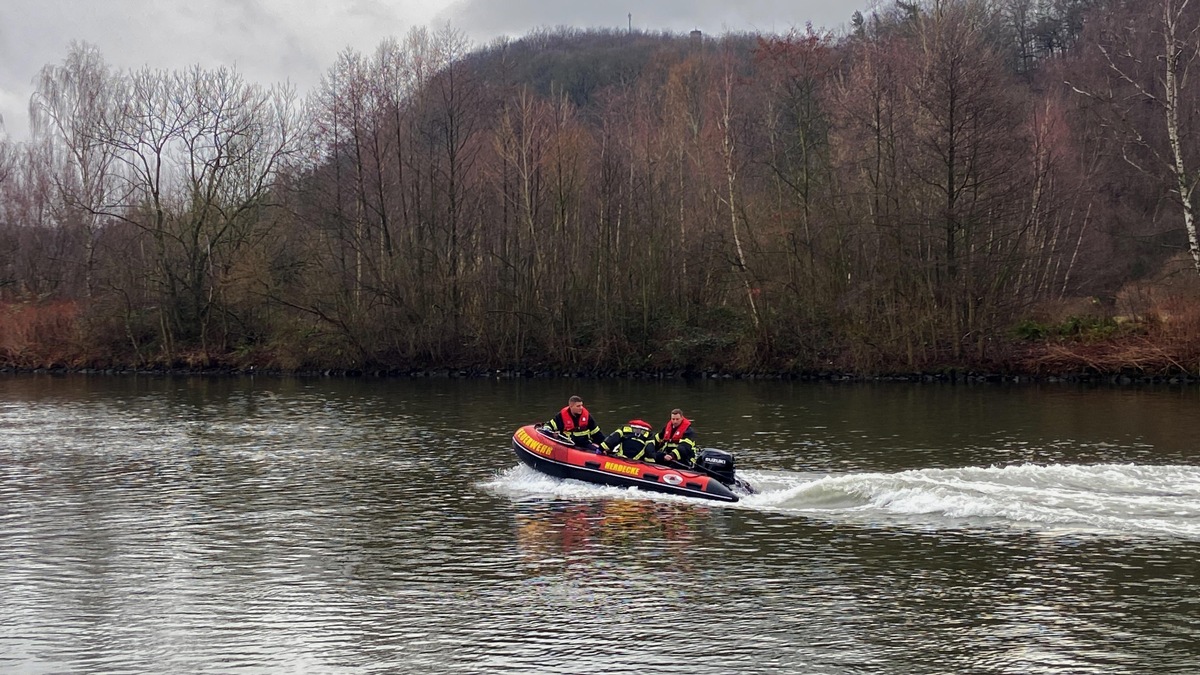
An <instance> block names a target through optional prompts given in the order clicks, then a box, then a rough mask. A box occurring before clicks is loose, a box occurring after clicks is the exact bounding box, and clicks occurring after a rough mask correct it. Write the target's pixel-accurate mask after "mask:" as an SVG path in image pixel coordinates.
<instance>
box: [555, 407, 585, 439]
mask: <svg viewBox="0 0 1200 675" xmlns="http://www.w3.org/2000/svg"><path fill="white" fill-rule="evenodd" d="M558 414H559V415H562V420H563V429H562V430H563V431H565V432H567V433H571V432H572V431H575V429H576V426H575V418H573V417H571V407H570V406H567V407H565V408H563V409H562V410H560V411H559V412H558ZM590 421H591V417H589V416H588V410H587V408H584V409H583V410H582V411H581V412H580V413H579V426H578V428H580V429H587V428H588V422H590Z"/></svg>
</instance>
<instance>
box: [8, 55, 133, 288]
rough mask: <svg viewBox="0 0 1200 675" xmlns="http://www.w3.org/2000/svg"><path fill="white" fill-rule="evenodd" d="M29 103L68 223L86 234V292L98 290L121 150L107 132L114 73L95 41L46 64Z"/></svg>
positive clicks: (112, 108)
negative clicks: (105, 219)
mask: <svg viewBox="0 0 1200 675" xmlns="http://www.w3.org/2000/svg"><path fill="white" fill-rule="evenodd" d="M35 82H36V90H35V91H34V94H33V97H32V98H31V99H30V104H29V117H30V120H31V122H32V126H33V133H34V142H35V143H39V144H43V152H44V153H45V157H46V158H47V159H48V160H49V161H50V162H52V163H53V164H54V166H55V169H54V183H55V188H56V191H57V194H58V199H59V201H60V204H61V208H62V210H63V213H62V215H61V216H60V218H61V219H62V220H63V221H66V222H71V221H74V220H76V219H78V221H79V226H80V227H81V229H82V231H83V235H84V260H83V268H84V296H85V297H87V298H91V297H92V295H93V294H94V292H95V279H94V268H95V261H96V237H97V234H98V231H99V224H100V221H101V216H102V212H103V211H104V209H105V207H106V206H107V205H108V203H109V200H110V199H111V194H112V191H113V187H114V186H113V178H114V176H113V167H114V163H115V161H116V150H117V149H116V148H115V147H114V146H113V145H112V144H111V143H110V142H109V139H108V138H106V136H105V133H104V131H105V129H106V128H107V127H109V126H111V124H112V118H113V115H114V114H115V111H116V108H115V101H114V97H113V93H114V90H115V82H114V78H113V75H112V73H111V72H110V71H109V68H108V66H107V65H106V64H105V62H104V58H103V57H102V56H101V55H100V51H99V50H98V49H97V48H96V47H95V46H93V45H89V44H86V43H79V42H72V43H71V46H70V49H69V51H68V53H67V58H66V59H65V60H64V61H63V63H62V65H58V66H54V65H48V66H45V67H44V68H42V70H41V72H40V73H38V76H37V78H36V81H35Z"/></svg>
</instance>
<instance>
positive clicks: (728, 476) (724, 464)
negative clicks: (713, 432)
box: [696, 448, 737, 485]
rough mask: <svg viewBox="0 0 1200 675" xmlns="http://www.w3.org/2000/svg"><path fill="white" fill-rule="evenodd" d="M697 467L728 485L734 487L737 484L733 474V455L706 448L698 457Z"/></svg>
mask: <svg viewBox="0 0 1200 675" xmlns="http://www.w3.org/2000/svg"><path fill="white" fill-rule="evenodd" d="M696 466H697V467H699V468H700V469H701V470H703V471H705V472H706V473H708V474H709V475H710V476H712V477H714V478H716V479H717V480H719V481H721V482H722V483H725V484H726V485H733V484H734V483H735V482H737V478H736V477H735V476H734V472H733V454H732V453H729V452H725V451H724V450H717V449H716V448H705V449H703V450H701V451H700V454H699V455H698V456H697V457H696Z"/></svg>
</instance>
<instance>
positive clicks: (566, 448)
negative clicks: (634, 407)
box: [513, 424, 738, 502]
mask: <svg viewBox="0 0 1200 675" xmlns="http://www.w3.org/2000/svg"><path fill="white" fill-rule="evenodd" d="M513 451H514V452H515V453H516V454H517V459H519V460H521V461H522V462H523V463H525V464H528V465H529V466H530V467H533V468H534V469H536V470H538V471H541V472H542V473H545V474H548V475H551V476H556V477H558V478H573V479H576V480H582V481H587V482H589V483H599V484H601V485H612V486H615V487H636V488H640V489H643V490H652V491H654V492H665V493H668V494H674V495H683V496H685V497H700V498H702V499H714V500H717V501H722V502H736V501H737V500H738V496H737V495H735V494H734V493H733V491H732V490H730V489H729V487H728V486H727V485H725V484H724V483H722V482H721V481H719V480H717V479H716V478H713V477H711V476H708V475H706V474H703V473H700V472H697V471H689V470H686V469H676V468H672V467H668V466H663V465H660V464H647V463H645V462H635V461H632V460H627V459H622V458H620V457H611V456H608V455H598V454H595V453H593V452H589V451H587V450H583V449H580V448H577V447H575V446H573V445H567V444H565V443H562V442H560V441H558V440H557V439H555V438H553V437H551V436H549V435H547V434H544V433H542V432H541V431H539V430H538V428H537V427H536V426H535V425H532V424H530V425H527V426H523V427H521V428H520V429H517V431H516V433H515V434H513Z"/></svg>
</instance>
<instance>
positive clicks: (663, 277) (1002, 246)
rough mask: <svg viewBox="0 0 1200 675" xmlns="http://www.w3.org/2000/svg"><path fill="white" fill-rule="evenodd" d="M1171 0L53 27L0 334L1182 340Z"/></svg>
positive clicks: (394, 352) (885, 348)
mask: <svg viewBox="0 0 1200 675" xmlns="http://www.w3.org/2000/svg"><path fill="white" fill-rule="evenodd" d="M1197 28H1200V5H1197V4H1195V3H1192V4H1189V3H1187V2H1184V1H1182V0H1153V1H1152V2H1151V3H1150V4H1149V5H1147V3H1146V2H1144V1H1139V2H1133V1H1132V0H1108V1H1104V2H1102V1H1101V0H995V1H984V0H929V1H926V2H914V3H911V4H910V3H905V2H898V3H897V4H896V5H895V7H893V8H891V9H888V10H886V11H880V12H877V13H874V14H872V15H870V16H862V15H858V14H856V15H855V17H854V20H853V23H852V29H851V31H850V33H849V34H845V35H834V34H827V33H822V32H819V31H815V30H812V29H808V30H807V31H804V32H795V33H793V34H790V35H785V36H776V35H730V36H722V37H713V36H694V35H693V36H687V35H684V36H680V35H672V34H651V33H638V32H635V33H626V32H616V31H584V30H581V31H574V30H559V31H545V32H539V33H536V34H531V35H529V36H526V37H524V38H522V39H520V40H512V41H504V42H498V43H495V44H492V45H489V46H487V47H485V48H482V49H478V50H475V51H470V50H469V49H468V46H467V45H466V43H465V42H464V41H463V39H462V38H461V36H459V35H456V34H455V33H453V32H451V31H448V30H446V31H442V32H429V31H426V30H414V31H412V32H410V33H409V34H408V35H406V36H405V37H404V38H403V39H398V40H389V41H386V42H384V43H382V44H380V45H377V46H374V47H373V48H372V49H370V50H368V51H360V50H359V49H358V48H349V49H347V50H346V51H344V52H343V53H342V54H341V55H340V57H339V58H338V60H337V62H336V63H334V64H332V65H331V67H330V68H329V70H328V72H327V74H326V76H325V78H324V82H323V84H322V86H321V87H320V88H319V90H318V91H316V92H313V93H312V95H311V96H309V97H308V98H306V99H300V98H298V97H297V96H296V95H295V94H294V92H292V91H290V90H288V89H287V88H285V87H281V86H274V87H268V86H261V85H258V84H252V83H248V82H246V81H245V80H244V79H243V78H242V77H241V76H240V75H239V74H238V73H237V72H236V71H233V70H229V69H219V70H215V71H213V70H205V69H201V68H193V69H190V70H187V71H182V72H167V71H160V70H153V69H143V70H139V71H133V72H117V71H114V70H113V69H111V68H109V67H108V66H107V65H106V64H105V62H104V59H103V57H102V55H101V54H99V53H98V51H97V50H96V49H95V48H93V47H91V46H89V45H85V44H77V45H74V46H73V47H72V48H71V50H70V52H69V53H68V54H67V55H66V58H65V59H64V61H63V62H62V63H59V64H52V65H48V66H46V68H45V69H44V70H43V71H42V73H41V76H40V78H39V80H38V82H37V92H36V94H35V95H34V98H33V100H32V101H31V115H32V118H31V119H32V122H33V128H34V129H35V137H34V139H33V140H32V141H30V142H27V143H13V142H0V300H2V301H3V305H2V306H0V317H2V318H0V365H5V364H7V365H9V366H17V367H41V366H65V367H74V368H79V367H114V366H131V367H150V366H163V367H216V366H225V367H234V368H247V367H250V366H254V367H256V368H273V369H282V370H309V369H351V370H363V371H369V370H385V371H396V370H406V369H431V368H471V369H480V370H482V369H489V370H490V369H500V370H517V371H523V370H545V369H549V370H555V371H573V372H607V371H618V372H645V371H679V370H691V371H704V370H719V371H727V372H747V371H770V372H789V373H802V372H821V371H840V372H856V373H883V372H919V371H925V372H929V371H944V370H948V369H964V370H992V371H1009V372H1028V373H1045V372H1066V371H1077V370H1081V369H1091V370H1093V371H1098V372H1117V371H1141V372H1153V373H1168V372H1191V373H1197V372H1200V281H1198V280H1200V246H1198V245H1197V237H1196V223H1195V208H1196V204H1195V194H1194V190H1195V184H1196V176H1197V167H1198V166H1200V145H1198V144H1197V141H1198V139H1197V137H1196V134H1195V132H1194V129H1195V127H1196V125H1197V124H1198V123H1200V119H1197V111H1198V110H1200V89H1198V88H1197V84H1196V83H1195V82H1193V81H1192V80H1191V79H1190V78H1189V77H1188V65H1190V64H1191V63H1192V62H1193V61H1194V60H1195V58H1196V56H1197V54H1198V49H1200V36H1198V35H1197Z"/></svg>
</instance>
